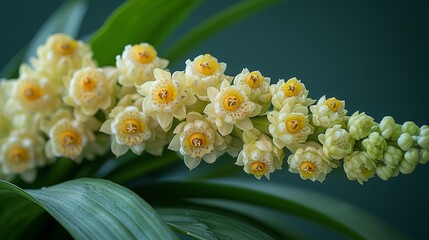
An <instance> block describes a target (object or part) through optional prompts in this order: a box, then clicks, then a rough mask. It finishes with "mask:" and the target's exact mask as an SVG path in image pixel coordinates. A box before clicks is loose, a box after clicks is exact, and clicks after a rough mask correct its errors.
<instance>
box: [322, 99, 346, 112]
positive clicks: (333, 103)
mask: <svg viewBox="0 0 429 240" xmlns="http://www.w3.org/2000/svg"><path fill="white" fill-rule="evenodd" d="M325 105H326V106H328V108H329V109H331V111H333V112H337V111H338V110H339V109H340V108H341V107H342V105H343V104H342V103H341V101H340V100H338V99H336V98H334V97H332V98H330V99H328V100H326V102H325Z"/></svg>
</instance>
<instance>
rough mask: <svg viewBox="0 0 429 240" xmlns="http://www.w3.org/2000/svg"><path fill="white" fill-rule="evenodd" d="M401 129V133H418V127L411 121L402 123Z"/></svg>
mask: <svg viewBox="0 0 429 240" xmlns="http://www.w3.org/2000/svg"><path fill="white" fill-rule="evenodd" d="M401 130H402V132H403V133H409V134H410V135H418V134H419V127H418V126H417V125H416V124H415V123H414V122H411V121H408V122H405V123H404V124H402V129H401Z"/></svg>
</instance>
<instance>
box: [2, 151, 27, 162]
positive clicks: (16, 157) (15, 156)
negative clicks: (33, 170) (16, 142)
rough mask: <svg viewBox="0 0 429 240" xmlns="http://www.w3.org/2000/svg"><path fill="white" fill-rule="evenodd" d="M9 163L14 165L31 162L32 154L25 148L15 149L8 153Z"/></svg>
mask: <svg viewBox="0 0 429 240" xmlns="http://www.w3.org/2000/svg"><path fill="white" fill-rule="evenodd" d="M7 157H8V159H9V161H11V162H12V163H23V162H26V161H28V160H30V154H28V151H27V150H26V149H25V148H23V147H14V148H12V149H10V150H9V152H8V153H7Z"/></svg>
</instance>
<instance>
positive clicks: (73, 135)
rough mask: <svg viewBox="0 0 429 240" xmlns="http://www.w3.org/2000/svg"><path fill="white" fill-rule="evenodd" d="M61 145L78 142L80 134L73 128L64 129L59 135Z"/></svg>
mask: <svg viewBox="0 0 429 240" xmlns="http://www.w3.org/2000/svg"><path fill="white" fill-rule="evenodd" d="M60 141H61V145H63V146H71V145H79V144H80V141H81V139H80V135H79V133H77V132H76V131H74V130H65V131H64V132H62V133H61V135H60Z"/></svg>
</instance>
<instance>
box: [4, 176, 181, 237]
mask: <svg viewBox="0 0 429 240" xmlns="http://www.w3.org/2000/svg"><path fill="white" fill-rule="evenodd" d="M2 194H17V195H18V196H20V197H24V198H26V199H27V200H30V201H31V202H33V203H35V204H37V205H38V206H40V207H42V208H43V209H45V210H46V211H47V212H48V213H50V214H51V215H52V216H53V217H54V218H55V219H56V220H57V221H58V222H60V224H61V225H63V226H64V228H66V229H67V230H68V231H69V233H70V234H71V235H72V236H73V237H74V238H76V239H133V238H140V239H176V237H175V235H174V234H173V233H172V232H171V231H170V229H169V228H168V227H167V226H166V225H165V224H164V223H163V222H162V220H160V218H159V217H158V215H157V214H156V212H155V211H154V210H153V209H152V208H151V207H150V206H149V204H147V203H146V202H145V201H144V200H143V199H141V198H140V197H138V196H137V195H136V194H135V193H133V192H132V191H130V190H128V189H126V188H124V187H122V186H120V185H117V184H115V183H113V182H110V181H107V180H101V179H88V178H87V179H85V178H84V179H78V180H72V181H68V182H64V183H61V184H58V185H55V186H52V187H48V188H43V189H40V190H22V189H20V188H19V187H17V186H15V185H13V184H11V183H8V182H5V181H0V195H2ZM36 207H37V206H35V205H33V208H36ZM0 216H1V215H0ZM0 219H1V217H0ZM0 224H1V222H0ZM5 231H6V230H5Z"/></svg>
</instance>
